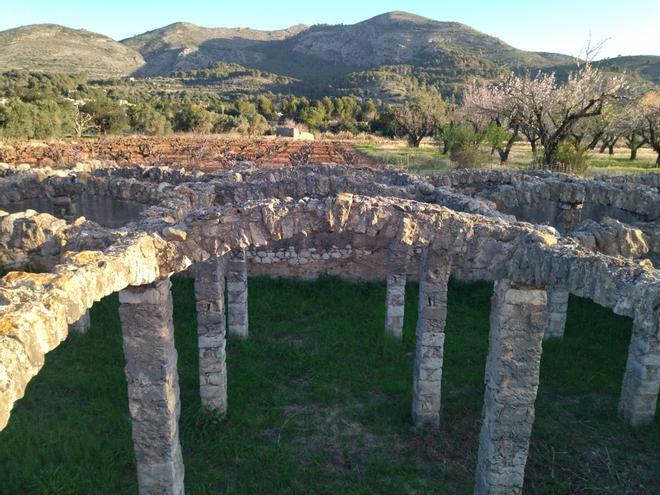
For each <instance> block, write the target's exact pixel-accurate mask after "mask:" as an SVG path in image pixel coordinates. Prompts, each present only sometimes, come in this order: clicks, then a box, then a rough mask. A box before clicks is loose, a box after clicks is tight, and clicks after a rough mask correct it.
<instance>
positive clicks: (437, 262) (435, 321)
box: [412, 248, 451, 426]
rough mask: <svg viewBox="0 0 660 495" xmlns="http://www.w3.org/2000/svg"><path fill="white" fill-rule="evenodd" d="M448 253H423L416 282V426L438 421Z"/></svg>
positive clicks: (447, 279)
mask: <svg viewBox="0 0 660 495" xmlns="http://www.w3.org/2000/svg"><path fill="white" fill-rule="evenodd" d="M450 271H451V269H450V265H449V260H448V258H447V256H445V255H443V254H441V253H439V252H438V251H436V250H435V249H433V248H427V249H425V250H424V254H423V255H422V269H421V274H420V281H419V313H418V316H417V329H416V344H415V365H414V370H413V404H412V416H413V421H414V423H415V426H423V425H426V424H431V425H437V424H438V423H439V422H440V393H441V387H442V361H443V350H444V342H445V322H446V320H447V283H448V281H449V273H450Z"/></svg>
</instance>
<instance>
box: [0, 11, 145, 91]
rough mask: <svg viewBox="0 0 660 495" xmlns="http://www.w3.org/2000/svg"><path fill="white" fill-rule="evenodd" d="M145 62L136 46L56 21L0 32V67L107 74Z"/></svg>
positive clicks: (118, 73)
mask: <svg viewBox="0 0 660 495" xmlns="http://www.w3.org/2000/svg"><path fill="white" fill-rule="evenodd" d="M143 64H144V59H143V58H142V55H140V53H139V52H137V51H136V50H133V49H132V48H130V47H128V46H126V45H124V44H122V43H119V42H117V41H115V40H113V39H111V38H108V37H107V36H103V35H100V34H97V33H92V32H90V31H85V30H78V29H70V28H67V27H63V26H58V25H55V24H36V25H31V26H23V27H19V28H16V29H9V30H7V31H1V32H0V69H2V70H9V69H23V70H29V71H39V72H61V73H69V74H71V73H74V74H75V73H84V74H86V75H87V76H88V77H92V78H94V77H97V78H107V77H118V76H123V75H126V74H130V73H132V72H133V71H135V70H137V69H138V68H139V67H141V66H142V65H143Z"/></svg>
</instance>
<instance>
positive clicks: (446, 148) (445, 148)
mask: <svg viewBox="0 0 660 495" xmlns="http://www.w3.org/2000/svg"><path fill="white" fill-rule="evenodd" d="M447 153H449V139H443V140H442V154H443V155H446V154H447Z"/></svg>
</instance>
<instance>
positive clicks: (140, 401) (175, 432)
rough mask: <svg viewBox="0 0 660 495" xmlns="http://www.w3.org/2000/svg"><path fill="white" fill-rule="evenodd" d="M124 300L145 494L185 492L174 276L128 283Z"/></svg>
mask: <svg viewBox="0 0 660 495" xmlns="http://www.w3.org/2000/svg"><path fill="white" fill-rule="evenodd" d="M119 303H120V305H119V317H120V319H121V326H122V335H123V341H124V357H125V359H126V366H125V372H126V381H127V383H128V407H129V411H130V415H131V422H132V427H133V446H134V449H135V458H136V460H137V475H138V485H139V491H140V494H143V495H147V494H149V495H151V494H155V493H158V494H166V495H179V494H183V492H184V489H183V475H184V468H183V459H182V456H181V445H180V443H179V411H180V404H179V377H178V374H177V369H176V361H177V353H176V349H175V347H174V326H173V323H172V295H171V293H170V281H169V279H166V280H159V281H157V282H154V283H153V284H149V285H143V286H139V287H128V288H126V289H124V290H122V291H121V292H120V293H119Z"/></svg>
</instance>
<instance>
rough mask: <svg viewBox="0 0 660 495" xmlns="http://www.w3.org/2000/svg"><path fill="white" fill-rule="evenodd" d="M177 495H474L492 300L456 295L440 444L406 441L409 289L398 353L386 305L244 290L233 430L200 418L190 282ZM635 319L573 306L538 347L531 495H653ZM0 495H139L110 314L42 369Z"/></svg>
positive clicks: (234, 343)
mask: <svg viewBox="0 0 660 495" xmlns="http://www.w3.org/2000/svg"><path fill="white" fill-rule="evenodd" d="M173 291H174V301H175V315H174V316H175V326H176V340H177V349H178V351H179V374H180V384H181V401H182V414H181V423H180V424H181V438H182V443H183V448H184V459H185V464H186V492H187V493H188V494H212V493H213V494H215V493H226V494H262V493H285V494H303V493H305V494H307V493H318V494H326V493H327V494H336V493H342V494H371V493H388V494H389V493H415V494H438V493H448V494H449V493H451V494H455V493H471V492H472V486H473V476H474V463H475V458H476V451H477V443H478V432H479V425H480V409H481V403H482V397H483V387H482V382H483V373H484V364H485V358H486V352H487V335H488V316H489V309H490V294H491V288H490V286H489V285H488V284H475V285H463V284H457V283H452V284H451V286H450V292H449V311H448V322H447V340H446V349H445V369H444V381H443V421H442V424H441V426H440V427H439V428H437V429H426V430H422V431H416V430H415V429H414V428H412V427H411V425H410V404H411V380H412V359H413V354H414V352H413V351H414V327H415V320H416V306H417V287H416V285H415V284H409V285H408V291H407V294H408V297H407V300H406V321H405V328H404V339H403V341H402V342H400V341H395V340H393V339H390V338H386V337H385V336H384V335H383V317H384V300H385V288H384V285H383V284H380V283H366V284H353V283H349V282H344V281H341V280H339V279H336V278H329V277H327V278H326V277H323V278H320V279H319V280H318V281H316V282H303V281H295V280H270V279H266V278H256V279H250V301H249V304H250V332H251V334H250V339H249V340H247V341H240V340H234V339H230V340H229V345H228V366H229V414H228V416H227V418H226V419H224V420H218V418H216V417H214V416H213V415H211V414H208V413H206V412H204V411H203V410H201V408H200V405H199V396H198V381H197V350H196V325H195V309H194V299H193V292H192V282H191V281H190V280H176V281H175V282H174V284H173ZM629 337H630V320H628V319H626V318H621V317H617V316H614V315H613V314H612V313H611V312H609V311H607V310H604V309H603V308H600V307H598V306H595V305H594V304H592V303H591V302H589V301H584V300H580V299H571V303H570V314H569V323H568V329H567V335H566V337H565V339H564V340H562V341H552V342H548V343H547V344H546V345H545V346H544V357H543V363H542V371H541V382H542V383H541V387H540V391H539V398H538V400H537V421H536V423H535V427H534V432H533V438H532V446H531V455H530V460H529V463H528V470H527V479H526V489H525V491H526V493H580V492H586V491H592V492H593V491H596V492H599V493H617V494H618V493H658V492H660V485H659V484H658V483H659V482H658V479H657V473H658V472H660V461H659V460H658V457H657V446H658V445H659V444H660V427H659V426H658V421H656V422H655V424H654V425H652V426H651V427H649V428H645V429H641V430H639V431H632V430H629V429H627V428H625V427H624V426H622V425H621V423H620V422H619V421H618V420H617V418H616V404H617V398H618V391H619V387H620V383H621V379H622V373H623V366H624V363H625V356H626V350H627V342H628V339H629ZM0 482H1V484H0V492H2V493H12V494H13V493H35V494H41V493H43V494H46V493H49V494H53V493H55V494H83V493H84V494H92V493H104V494H105V493H107V494H115V493H137V486H136V481H135V468H134V457H133V453H132V446H131V438H130V421H129V417H128V407H127V401H126V385H125V380H124V376H123V356H122V352H121V334H120V328H119V321H118V316H117V298H116V296H111V297H109V298H106V299H104V300H103V301H101V302H100V303H98V304H96V305H95V307H94V308H93V310H92V328H91V329H90V331H89V333H88V334H86V335H71V336H70V337H69V339H68V340H67V341H66V342H65V343H64V344H63V345H62V346H60V347H59V348H58V349H56V350H55V351H53V352H52V353H51V354H49V355H48V358H47V362H46V365H45V367H44V369H43V371H42V372H41V373H40V374H39V375H38V376H37V377H36V378H35V379H34V380H33V381H32V382H31V383H30V385H29V387H28V391H27V394H26V397H25V398H24V399H22V400H21V401H19V402H18V403H17V405H16V408H15V410H14V413H13V415H12V418H11V421H10V424H9V425H8V427H7V428H6V429H5V430H4V431H3V432H0Z"/></svg>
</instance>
